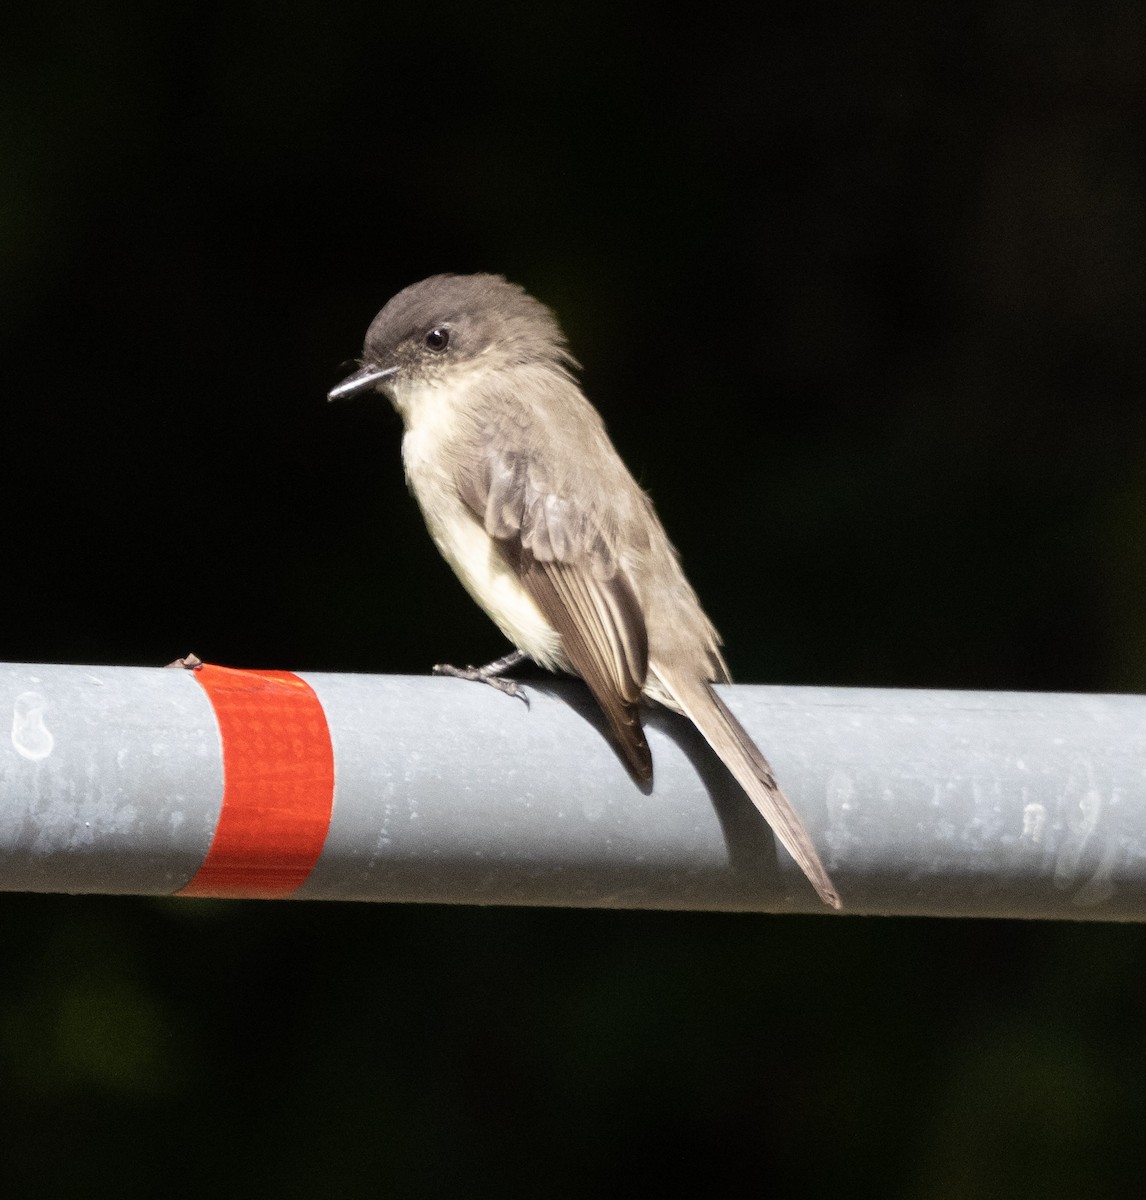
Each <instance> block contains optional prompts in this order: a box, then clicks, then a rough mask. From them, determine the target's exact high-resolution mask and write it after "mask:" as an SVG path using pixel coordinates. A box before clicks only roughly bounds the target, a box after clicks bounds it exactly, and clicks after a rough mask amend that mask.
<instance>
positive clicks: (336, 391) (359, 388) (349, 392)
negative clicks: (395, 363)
mask: <svg viewBox="0 0 1146 1200" xmlns="http://www.w3.org/2000/svg"><path fill="white" fill-rule="evenodd" d="M397 373H398V368H397V367H359V368H358V370H357V371H355V372H354V374H353V375H348V376H347V377H346V378H345V379H344V380H343V381H342V382H341V383H340V384H339V385H338V386H337V387H332V388H331V389H330V391H329V392H327V393H326V398H327V399H328V400H345V399H347V398H348V397H349V396H357V395H358V394H359V393H360V392H372V391H373V390H374V388H375V387H376V386H377V385H378V384H379V383H381V382H382V380H383V379H389V378H390V376H391V375H396V374H397Z"/></svg>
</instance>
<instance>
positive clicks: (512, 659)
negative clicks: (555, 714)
mask: <svg viewBox="0 0 1146 1200" xmlns="http://www.w3.org/2000/svg"><path fill="white" fill-rule="evenodd" d="M525 658H526V655H525V654H524V653H522V651H520V650H514V651H513V653H512V654H507V655H505V657H504V658H499V659H497V660H496V661H495V662H491V663H486V665H485V666H484V667H451V666H450V665H449V664H448V663H437V664H436V665H435V667H434V674H435V675H449V676H451V677H452V678H453V679H472V680H474V681H475V682H477V683H488V684H489V686H490V687H493V688H497V690H498V691H499V692H504V693H505V694H506V695H507V696H513V697H515V698H516V699H518V700H523V701H524V702H525V707H526V708H528V707H529V697H528V696H527V695H526V694H525V688H523V687H522V686H521V684H520V683H518V682H517V681H516V680H513V679H502V678H501V675H502V673H503V672H504V671H508V670H509V669H510V668H511V667H516V666H517V664H518V663H519V662H523V661H524V660H525Z"/></svg>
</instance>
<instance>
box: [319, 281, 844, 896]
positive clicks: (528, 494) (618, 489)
mask: <svg viewBox="0 0 1146 1200" xmlns="http://www.w3.org/2000/svg"><path fill="white" fill-rule="evenodd" d="M358 361H359V365H358V368H357V370H355V371H354V372H353V373H352V374H351V375H349V376H348V377H347V378H346V379H345V380H343V381H342V382H341V383H340V384H338V385H337V386H336V387H334V388H332V389H331V390H330V392H329V394H328V398H329V399H330V400H342V399H346V398H349V397H352V396H359V395H362V394H364V393H371V392H374V393H380V394H382V395H383V396H385V397H386V398H387V399H389V401H390V402H391V404H392V405H393V407H394V408H395V409H396V410H397V413H398V415H399V416H400V417H401V419H402V423H403V426H404V434H403V438H402V461H403V466H404V468H405V475H406V481H407V483H408V485H409V488H410V490H411V492H412V493H413V495H414V497H415V499H416V500H417V502H418V505H419V507H420V508H421V511H422V515H423V517H424V518H425V522H426V526H427V529H428V531H429V533H430V536H431V538H432V539H433V541H434V543H435V544H436V545H437V547H438V549H439V551H440V552H441V553H442V555H443V557H444V558H445V559H446V561H447V562H448V563H449V565H450V566H451V567H452V568H453V570H454V572H455V573H456V575H457V576H458V578H459V579H460V581H461V583H462V584H463V586H464V587H465V588H466V590H467V591H468V592H469V594H470V595H471V596H472V597H473V599H474V600H475V601H476V602H477V603H478V605H480V607H481V608H483V609H484V610H485V612H486V613H487V614H488V615H489V616H490V617H491V618H492V619H493V621H494V623H495V624H496V625H497V626H498V628H499V629H500V630H501V632H502V633H503V634H504V635H505V636H506V638H508V640H509V641H510V642H511V643H512V645H513V646H514V647H515V650H514V651H513V652H512V653H510V654H507V655H506V656H505V657H503V658H501V659H498V660H497V661H496V662H494V663H490V664H488V665H487V666H485V667H479V668H461V669H459V668H450V667H444V668H443V667H439V668H435V670H437V671H438V672H439V673H448V674H454V675H460V676H463V677H465V678H471V679H481V680H483V681H485V682H488V683H492V684H494V686H499V687H501V688H502V690H505V691H509V692H511V693H513V694H517V693H518V691H519V689H518V686H517V685H516V684H515V683H513V682H512V681H510V680H506V679H505V678H504V677H503V676H504V673H505V671H507V670H508V669H509V668H510V667H512V666H514V665H516V664H517V663H519V662H521V661H523V660H524V659H526V658H528V659H530V660H532V661H533V662H534V663H537V664H538V665H539V666H541V667H543V668H547V669H549V670H553V671H565V672H568V673H570V674H573V675H576V676H579V677H580V678H581V679H582V680H584V682H585V684H586V685H587V686H588V688H589V690H590V692H591V693H592V694H593V696H594V697H595V698H596V700H597V702H598V704H599V705H600V707H601V710H602V711H603V713H604V716H605V718H606V720H607V722H608V725H609V727H610V729H611V731H612V734H613V738H614V740H615V742H616V744H617V746H618V748H619V750H620V752H621V754H622V755H623V757H624V759H625V761H626V763H627V765H628V767H629V769H630V771H631V772H632V774H633V775H634V777H635V778H636V779H637V780H639V781H641V782H648V781H650V780H651V779H652V773H653V765H652V756H651V754H650V751H649V746H648V742H647V741H646V738H645V734H644V731H643V728H642V725H641V709H642V705H643V704H644V703H646V702H649V701H651V702H653V703H656V704H660V705H663V706H664V707H666V708H668V709H670V710H672V711H673V712H676V713H680V714H682V715H683V716H684V717H686V718H687V719H688V720H690V721H691V722H692V723H693V724H694V725H695V726H696V728H697V729H698V730H699V731H700V733H701V735H702V736H703V737H704V739H705V740H706V741H707V743H708V744H709V746H710V747H711V748H712V749H713V751H715V753H716V754H717V756H718V757H719V758H720V759H721V761H722V762H723V763H724V765H725V766H726V767H727V769H728V770H729V771H730V772H731V774H732V775H733V777H734V778H735V779H736V781H737V782H738V783H739V784H740V786H741V788H743V790H744V791H745V792H746V793H747V795H748V797H749V799H750V800H751V801H752V803H753V804H754V805H755V806H756V808H757V809H758V810H759V811H760V813H761V814H762V815H763V816H764V818H765V819H766V820H767V822H768V824H769V825H770V826H771V828H772V830H773V832H774V833H775V835H776V836H777V837H778V838H779V840H780V842H781V843H782V844H783V845H784V846H785V848H786V849H787V850H788V853H789V854H790V855H791V856H792V858H793V859H794V860H795V861H796V863H797V864H798V865H799V866H800V868H801V869H802V870H803V872H804V874H805V875H806V876H807V878H808V880H809V881H810V882H811V884H812V886H813V887H814V888H815V890H816V892H817V894H818V895H819V897H820V898H821V900H823V902H824V903H825V904H827V905H828V906H830V907H831V908H835V909H838V908H840V907H841V900H840V896H839V893H838V892H837V890H836V888H835V886H834V885H833V883H832V881H831V879H830V878H829V876H828V874H827V872H826V870H825V869H824V866H823V863H822V862H821V860H820V857H819V855H818V853H817V851H816V847H815V844H814V843H813V841H812V838H811V836H810V834H809V833H808V830H807V828H806V827H805V825H804V823H803V821H802V820H801V819H800V817H799V815H798V814H797V813H796V811H795V809H794V808H793V807H792V805H791V802H790V801H789V800H788V798H787V796H785V795H784V793H783V791H781V789H780V787H779V785H778V784H777V782H776V778H775V775H774V773H773V771H772V768H771V766H770V765H769V763H768V760H767V759H766V758H765V757H764V755H763V754H762V753H761V751H760V749H759V748H758V747H757V746H756V744H755V742H754V741H753V740H752V738H751V737H750V735H749V734H748V732H747V731H746V730H745V729H744V727H743V726H742V725H741V723H740V722H739V721H738V720H737V718H736V716H735V715H734V714H733V713H732V711H731V710H730V709H729V708H728V706H727V704H726V703H725V702H724V700H723V699H722V698H721V696H720V695H719V693H718V692H717V691H716V690H715V688H714V686H713V685H715V684H721V683H728V682H731V677H730V675H729V672H728V667H727V665H726V663H725V660H724V656H723V654H722V653H721V640H720V637H719V635H718V634H717V632H716V629H715V628H714V626H713V624H712V622H711V621H710V620H709V619H708V617H707V616H706V615H705V612H704V609H703V608H702V607H701V604H700V601H699V599H698V598H697V595H696V593H695V591H694V590H693V588H692V586H691V585H690V584H689V582H688V580H687V578H686V577H685V574H684V570H683V568H682V566H681V563H680V558H679V555H678V554H677V551H676V549H675V548H674V547H673V545H672V543H671V542H670V541H669V538H668V535H667V534H666V532H665V530H664V527H663V525H662V524H661V521H660V519H659V517H658V516H657V513H656V510H655V509H654V507H653V503H652V500H651V499H650V497H649V496H648V495H647V494H646V493H645V492H644V491H643V490H642V489H641V488H640V486H639V485H638V484H637V482H636V481H635V480H634V478H633V476H632V475H631V473H630V472H629V470H628V468H627V467H626V466H625V464H624V462H623V461H622V459H621V457H620V455H619V454H618V453H617V450H616V449H615V447H614V446H613V443H612V441H611V439H610V438H609V436H608V433H607V432H606V429H605V424H604V421H603V420H602V418H601V416H600V414H599V413H598V411H597V410H596V408H594V407H593V405H592V404H591V403H590V402H589V400H588V399H587V398H586V396H585V394H584V392H583V391H582V389H581V387H580V385H579V383H578V381H577V376H576V372H577V370H578V369H579V367H580V364H579V363H578V362H577V360H576V359H575V358H574V357H573V355H572V354H571V352H570V350H569V346H568V343H567V341H566V338H565V335H564V333H563V332H562V329H561V326H560V325H559V323H558V321H557V318H556V316H555V315H554V314H553V312H552V311H551V310H550V309H549V308H548V307H547V306H546V305H545V304H543V303H542V302H541V301H540V300H537V299H536V298H535V297H533V296H532V295H530V294H529V293H528V292H527V291H526V290H525V289H524V288H522V287H520V286H519V285H517V284H515V283H511V282H509V281H508V280H506V279H505V278H504V277H503V276H501V275H496V274H474V275H458V274H441V275H432V276H430V277H429V278H427V279H423V280H422V281H421V282H418V283H414V284H412V285H410V286H409V287H406V288H404V289H403V290H402V291H400V292H398V293H397V294H396V295H395V296H394V297H393V298H392V299H391V300H390V301H389V302H388V303H387V304H386V305H385V306H384V307H383V308H382V310H381V311H380V312H379V313H378V315H377V316H376V317H375V318H374V320H373V321H372V322H371V324H370V327H369V329H368V330H367V333H366V338H365V343H364V346H363V352H362V356H361V358H360V359H359V360H358Z"/></svg>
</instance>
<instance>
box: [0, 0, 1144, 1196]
mask: <svg viewBox="0 0 1146 1200" xmlns="http://www.w3.org/2000/svg"><path fill="white" fill-rule="evenodd" d="M0 20H2V24H3V28H0V273H2V275H0V277H2V281H3V286H2V288H0V355H2V365H0V383H2V386H3V391H4V396H5V405H4V409H5V411H4V426H3V428H4V437H3V447H4V455H3V463H4V469H3V472H2V479H0V489H2V492H0V499H2V500H3V511H4V513H5V514H6V520H5V524H4V547H5V552H6V561H7V570H6V572H5V573H4V576H3V588H2V594H3V597H4V609H3V612H4V620H3V622H2V623H0V639H2V640H3V645H2V646H0V658H3V659H7V660H32V661H59V662H78V663H120V664H129V663H146V664H159V663H163V662H166V661H168V660H169V659H171V658H173V657H175V656H176V655H178V654H182V653H185V652H187V651H189V650H194V651H196V652H197V653H198V654H200V655H201V656H202V657H204V658H206V659H209V660H210V661H213V662H219V663H225V664H229V665H234V666H260V667H282V668H293V669H304V670H353V671H380V672H412V671H424V670H425V669H426V668H427V666H428V665H429V664H430V663H432V662H435V661H439V660H448V661H457V662H471V661H481V660H484V659H486V658H492V657H494V656H496V655H498V654H500V653H502V652H503V651H504V650H505V648H506V647H505V646H504V643H503V642H502V641H501V639H500V637H499V635H498V634H497V632H496V630H495V629H494V628H493V627H492V625H490V624H489V622H488V621H487V619H486V618H485V617H484V616H483V615H482V614H481V613H480V612H479V611H478V610H477V609H476V608H475V607H474V606H473V605H472V604H471V603H470V602H469V600H468V599H467V598H466V597H465V595H464V593H463V592H462V590H461V588H460V587H459V586H458V585H457V584H456V583H455V582H454V581H453V578H452V576H451V575H450V573H449V571H448V568H447V567H446V566H445V565H444V564H443V563H442V562H440V560H439V559H438V558H437V555H436V552H435V551H434V549H433V547H432V545H431V544H430V541H429V539H428V538H427V537H426V535H425V531H424V529H423V527H422V525H421V522H420V519H419V517H418V514H417V512H416V509H415V507H414V505H413V502H412V501H411V500H410V499H409V497H408V496H407V495H406V494H405V489H404V484H403V481H402V473H401V467H400V460H399V424H398V421H397V418H396V417H395V416H394V415H393V414H392V413H391V412H390V411H389V409H388V408H387V407H386V406H385V405H384V402H381V401H379V402H377V403H369V402H364V403H360V404H357V405H347V406H342V407H339V408H338V409H337V410H335V409H333V408H329V407H328V406H327V405H326V404H325V402H324V394H325V392H326V390H327V388H328V387H330V386H331V385H332V384H333V383H334V382H336V381H337V380H338V379H339V378H340V377H341V374H340V372H341V370H342V366H343V363H344V360H346V359H348V358H351V357H353V356H354V355H355V354H357V352H358V350H359V347H360V345H361V338H362V334H363V332H364V331H365V328H366V325H367V323H368V322H369V320H370V318H371V317H372V316H373V314H374V312H375V311H376V310H377V309H378V308H379V307H380V306H381V305H382V304H383V303H384V302H385V300H386V299H387V298H388V297H389V296H390V295H391V294H392V293H393V292H395V291H397V290H398V289H399V288H400V287H402V286H404V285H406V284H407V283H410V282H412V281H414V280H415V279H419V278H421V277H423V276H425V275H428V274H431V273H433V272H435V271H442V270H452V271H471V270H495V271H501V272H504V273H505V274H507V275H508V276H509V277H510V278H512V279H514V280H517V281H519V282H521V283H523V284H525V285H526V286H527V287H528V288H529V289H530V290H531V291H533V292H535V293H536V294H537V295H538V296H540V297H541V298H542V299H544V300H545V301H547V302H548V303H550V304H551V305H553V306H554V307H555V308H556V310H557V311H558V312H559V314H560V316H561V318H562V321H563V323H564V324H565V327H566V329H567V331H568V333H569V335H570V338H571V341H572V344H573V348H574V351H575V353H576V354H577V355H578V356H579V357H580V358H581V360H582V361H583V362H584V363H585V372H584V380H585V384H586V387H587V389H588V391H589V394H590V396H591V397H592V398H593V399H594V401H595V402H596V403H597V405H598V407H599V408H600V409H601V410H602V412H603V413H604V415H605V417H606V420H607V422H608V424H609V427H610V429H611V430H612V432H613V435H614V438H615V440H616V442H617V444H618V447H619V448H620V450H621V452H622V454H623V455H624V456H625V457H626V459H627V460H628V462H629V463H630V465H631V466H632V468H633V470H634V472H635V474H636V475H637V477H638V478H639V479H640V480H641V481H642V483H643V484H644V485H645V486H646V487H647V488H648V489H649V490H650V491H651V493H652V495H653V496H654V498H655V500H656V502H657V505H658V507H659V509H660V512H661V514H662V516H663V518H664V520H665V523H666V525H667V527H668V529H669V531H670V534H671V535H672V536H673V538H674V540H675V541H676V542H677V544H678V545H679V547H680V549H681V551H682V554H683V556H684V560H685V562H686V564H687V566H688V569H689V573H690V576H691V578H692V580H693V582H694V584H695V585H696V587H697V589H698V591H699V592H700V594H701V596H702V597H703V598H704V600H705V603H706V606H707V608H708V609H709V611H710V613H711V615H712V617H713V619H714V620H715V621H716V623H717V625H718V626H719V627H720V629H721V631H722V632H723V634H724V636H725V638H726V641H727V643H728V651H729V661H730V664H731V667H732V670H733V673H734V675H735V676H736V677H737V678H739V679H742V680H745V681H774V682H786V683H797V682H798V683H815V684H868V685H877V686H882V685H896V686H931V687H975V688H991V689H997V688H1031V689H1043V688H1047V689H1059V690H1120V689H1138V690H1146V615H1144V613H1143V606H1142V603H1141V597H1142V594H1143V584H1144V582H1146V551H1144V548H1143V538H1142V533H1143V522H1144V514H1146V415H1144V413H1143V405H1142V396H1143V384H1144V382H1146V380H1144V375H1146V370H1144V368H1146V352H1144V349H1143V346H1144V337H1143V327H1144V321H1143V318H1144V316H1146V312H1144V308H1146V304H1144V301H1146V287H1144V283H1143V263H1144V262H1146V237H1144V233H1146V218H1144V212H1146V138H1144V122H1143V117H1144V115H1146V113H1144V108H1146V82H1144V80H1146V73H1144V70H1143V66H1142V64H1143V61H1144V55H1146V19H1144V17H1143V10H1142V8H1141V6H1135V5H1130V4H1123V5H1103V4H1087V5H1082V4H1080V5H1078V6H1066V5H1062V4H1058V3H1044V4H1031V5H1022V4H1015V3H999V4H994V5H970V4H969V5H962V6H926V5H920V4H912V3H906V2H903V3H896V2H895V0H874V2H873V3H871V4H868V5H863V6H859V5H844V4H812V5H808V4H796V3H791V4H786V5H780V6H773V7H769V8H763V9H751V10H747V11H746V12H745V13H742V14H739V15H738V14H736V13H735V12H732V11H717V10H713V11H712V12H711V13H710V14H708V15H707V16H706V17H704V18H702V19H701V20H699V21H694V22H692V23H689V24H682V23H681V22H680V20H679V18H670V16H669V15H668V10H667V9H659V10H658V9H652V8H650V9H647V10H642V9H639V8H636V7H630V6H624V7H617V6H616V5H614V4H603V3H592V2H590V3H581V4H579V5H576V6H568V7H565V8H562V7H559V6H557V5H551V4H545V3H538V2H536V0H535V2H531V3H518V4H507V5H501V6H497V7H492V8H491V7H480V6H471V5H462V4H453V3H449V2H443V3H439V4H437V5H435V6H432V7H431V6H418V5H410V4H407V5H384V4H377V3H373V4H372V3H366V2H365V0H361V2H359V3H332V4H327V5H307V4H303V3H299V2H290V0H288V2H286V3H275V4H271V3H253V2H250V0H233V2H231V3H228V4H226V5H219V6H213V5H205V4H195V3H190V2H182V3H178V2H177V3H172V4H167V5H164V6H161V7H157V6H153V5H147V4H142V3H134V4H133V3H127V2H121V3H110V4H106V5H100V4H92V3H80V2H79V0H58V2H56V3H52V2H50V0H48V2H45V3H40V4H38V5H37V6H35V8H34V10H33V9H31V7H30V6H27V11H25V12H24V13H23V15H18V13H17V11H16V10H15V9H14V8H10V9H7V10H5V14H4V16H3V18H2V19H0ZM1144 951H1146V943H1144V940H1143V933H1142V931H1141V930H1139V929H1136V928H1123V927H1117V926H1082V925H1079V926H1069V925H1045V926H1040V925H1021V924H1017V923H1008V922H997V923H988V922H966V921H958V922H956V921H952V922H937V921H906V920H899V921H889V920H863V919H856V918H851V919H840V920H831V919H824V918H770V917H745V916H735V917H734V916H720V915H693V914H679V915H670V914H648V913H614V912H600V913H599V912H577V911H552V912H549V911H508V910H490V911H483V910H477V909H466V908H450V909H428V908H426V909H423V908H398V907H382V906H377V907H373V906H350V905H333V904H326V905H304V904H299V905H290V904H259V903H221V902H197V903H196V902H187V901H183V902H178V901H149V900H139V899H109V898H95V897H89V898H76V899H70V898H63V897H36V896H18V895H11V896H6V897H0V1129H2V1130H3V1136H2V1138H0V1174H2V1176H3V1178H4V1180H5V1191H6V1192H7V1193H8V1194H10V1195H14V1196H23V1195H40V1194H45V1195H62V1196H66V1195H83V1196H93V1195H100V1194H105V1193H106V1194H115V1195H121V1196H122V1195H140V1196H143V1195H148V1196H150V1195H171V1196H183V1195H196V1196H198V1195H204V1194H210V1195H239V1194H242V1195H259V1194H275V1195H281V1196H300V1197H301V1196H312V1195H314V1194H316V1193H320V1192H331V1193H333V1194H339V1195H346V1196H360V1195H361V1196H376V1195H407V1194H430V1195H432V1194H438V1195H451V1196H453V1195H459V1194H460V1195H468V1194H474V1193H477V1192H482V1191H494V1190H496V1191H498V1192H499V1193H500V1194H505V1192H506V1191H507V1190H508V1191H509V1192H510V1193H511V1194H512V1193H514V1192H516V1193H517V1194H542V1195H553V1196H580V1195H613V1194H618V1195H619V1194H624V1195H632V1194H634V1193H636V1194H642V1193H650V1194H652V1193H662V1192H667V1191H672V1190H678V1189H679V1190H690V1191H693V1192H694V1193H700V1194H705V1195H714V1196H732V1195H741V1194H743V1195H793V1194H796V1193H797V1191H798V1192H799V1194H812V1195H828V1194H832V1195H856V1194H865V1193H870V1194H873V1195H879V1196H882V1197H901V1196H902V1197H925V1198H932V1197H934V1198H942V1200H947V1198H962V1197H972V1196H975V1197H978V1196H1001V1197H1010V1196H1016V1197H1018V1196H1024V1197H1025V1196H1032V1195H1033V1196H1040V1197H1060V1196H1061V1197H1078V1196H1104V1195H1120V1194H1123V1188H1124V1187H1125V1186H1126V1180H1127V1178H1129V1177H1130V1172H1131V1171H1132V1169H1133V1168H1134V1167H1135V1166H1136V1165H1137V1157H1138V1152H1139V1147H1140V1143H1141V1130H1142V1126H1143V1121H1144V1120H1146V1099H1144V1092H1143V1087H1142V1079H1143V1076H1144V1070H1146V1044H1144V1043H1146V1021H1144V1020H1143V1015H1142V1013H1143V983H1142V981H1143V966H1144V963H1146V954H1144Z"/></svg>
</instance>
